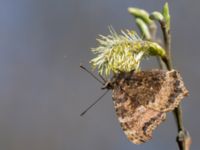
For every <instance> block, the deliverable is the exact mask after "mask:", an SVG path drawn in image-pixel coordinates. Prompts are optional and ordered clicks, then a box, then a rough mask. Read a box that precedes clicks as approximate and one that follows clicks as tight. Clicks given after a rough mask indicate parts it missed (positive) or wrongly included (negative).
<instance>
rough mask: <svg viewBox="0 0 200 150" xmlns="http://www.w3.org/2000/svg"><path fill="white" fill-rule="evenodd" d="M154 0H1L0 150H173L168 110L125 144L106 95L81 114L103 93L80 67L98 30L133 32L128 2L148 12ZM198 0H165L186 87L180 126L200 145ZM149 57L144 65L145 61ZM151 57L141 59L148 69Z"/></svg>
mask: <svg viewBox="0 0 200 150" xmlns="http://www.w3.org/2000/svg"><path fill="white" fill-rule="evenodd" d="M164 2H165V1H160V0H148V1H147V0H146V1H144V0H143V1H141V0H123V1H121V0H101V1H100V0H84V1H83V0H1V1H0V70H1V71H0V149H1V150H122V149H125V150H133V149H134V150H155V149H157V150H158V149H162V150H169V149H178V147H177V144H176V142H175V137H176V134H177V131H176V125H175V121H174V118H173V115H172V113H169V114H168V118H167V120H166V121H165V123H163V124H162V125H161V126H159V128H158V129H156V130H155V132H154V136H153V139H152V140H151V141H149V142H147V143H146V144H143V145H139V146H138V145H134V144H132V143H130V142H129V141H128V140H127V139H126V137H125V135H124V134H123V132H122V130H121V128H120V125H119V123H118V121H117V118H116V116H115V111H114V108H113V103H112V99H111V92H110V93H109V94H107V95H106V96H105V97H104V98H103V99H102V100H101V101H100V102H99V103H98V104H97V105H96V106H95V107H94V108H92V109H91V110H90V111H89V112H88V113H87V114H86V115H85V116H84V117H80V116H79V115H80V113H81V112H82V111H83V110H84V109H85V108H86V107H87V106H88V105H90V104H91V103H92V102H93V101H94V100H96V99H97V98H98V97H99V96H100V95H101V94H102V92H103V91H102V90H101V89H100V87H101V85H100V84H99V83H98V82H97V81H95V80H94V79H93V78H91V77H90V76H89V75H88V74H87V73H86V72H83V71H82V70H80V68H79V64H80V63H83V64H84V65H85V66H87V67H89V64H88V61H89V60H90V59H91V58H92V57H93V55H92V53H91V52H90V48H91V47H95V46H96V40H95V39H96V37H97V35H98V34H103V35H106V34H108V26H109V25H112V26H113V27H114V28H115V29H116V30H117V31H119V30H120V29H136V25H135V23H134V21H133V18H132V16H130V15H129V14H128V12H127V7H129V6H134V7H140V8H144V9H146V10H148V11H149V12H152V11H154V10H161V9H162V6H163V4H164ZM199 5H200V1H199V0H193V1H187V0H182V1H170V0H169V6H170V10H171V17H172V25H171V26H172V40H173V43H172V49H173V60H174V65H175V68H177V69H178V70H179V71H180V72H181V74H182V76H183V78H184V80H185V83H186V86H187V88H188V89H189V90H190V96H189V97H188V98H186V99H185V100H184V101H183V103H182V106H183V113H184V124H185V127H186V128H187V129H188V130H189V131H190V134H191V136H192V138H193V144H192V149H193V150H197V149H199V147H200V144H199V137H200V132H199V126H200V117H199V116H198V115H199V112H200V111H199V106H200V101H199V87H200V86H199V85H200V80H199V76H200V69H199V56H200V50H199V45H198V44H199V35H200V30H199V24H200V10H199ZM149 62H150V63H149ZM155 64H156V61H155V60H154V59H150V61H148V63H144V64H143V66H144V68H147V69H148V68H153V67H154V66H155Z"/></svg>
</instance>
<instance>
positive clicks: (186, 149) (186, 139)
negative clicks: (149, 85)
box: [160, 21, 192, 150]
mask: <svg viewBox="0 0 200 150" xmlns="http://www.w3.org/2000/svg"><path fill="white" fill-rule="evenodd" d="M160 25H161V29H162V32H163V41H164V46H165V49H166V55H167V56H166V57H165V58H162V60H163V62H164V63H165V65H166V67H167V69H168V70H171V69H172V68H173V67H172V59H171V34H170V31H169V30H167V28H166V23H165V22H164V21H160ZM174 115H175V118H176V123H177V129H178V135H177V143H178V146H179V149H180V150H190V145H191V142H192V140H191V137H190V135H189V132H188V131H186V129H185V128H184V125H183V115H182V110H181V105H179V106H178V107H177V108H175V110H174Z"/></svg>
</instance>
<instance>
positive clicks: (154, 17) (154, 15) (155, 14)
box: [149, 11, 164, 21]
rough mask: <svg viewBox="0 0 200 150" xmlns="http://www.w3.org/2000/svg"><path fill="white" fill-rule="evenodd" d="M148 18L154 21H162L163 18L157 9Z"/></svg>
mask: <svg viewBox="0 0 200 150" xmlns="http://www.w3.org/2000/svg"><path fill="white" fill-rule="evenodd" d="M149 18H150V19H152V20H156V21H163V19H164V17H163V15H162V14H161V13H160V12H158V11H154V12H153V13H151V15H150V16H149Z"/></svg>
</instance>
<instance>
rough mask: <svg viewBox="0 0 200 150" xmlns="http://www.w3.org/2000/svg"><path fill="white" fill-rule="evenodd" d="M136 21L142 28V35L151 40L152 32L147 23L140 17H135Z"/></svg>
mask: <svg viewBox="0 0 200 150" xmlns="http://www.w3.org/2000/svg"><path fill="white" fill-rule="evenodd" d="M135 22H136V24H137V26H138V28H139V29H140V32H141V34H142V36H144V37H145V39H147V40H150V39H151V34H150V31H149V28H148V26H147V24H146V23H145V22H144V21H143V20H142V19H140V18H137V19H135Z"/></svg>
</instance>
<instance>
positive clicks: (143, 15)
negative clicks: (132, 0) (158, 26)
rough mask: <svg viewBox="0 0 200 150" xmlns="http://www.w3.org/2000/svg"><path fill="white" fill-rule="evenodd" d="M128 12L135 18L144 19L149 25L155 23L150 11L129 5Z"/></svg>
mask: <svg viewBox="0 0 200 150" xmlns="http://www.w3.org/2000/svg"><path fill="white" fill-rule="evenodd" d="M128 12H129V13H130V14H131V15H133V16H134V17H135V18H140V19H142V20H143V21H144V22H145V23H146V24H148V25H149V24H152V23H153V21H152V20H151V19H150V18H149V13H148V12H147V11H145V10H143V9H139V8H135V7H129V8H128Z"/></svg>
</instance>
